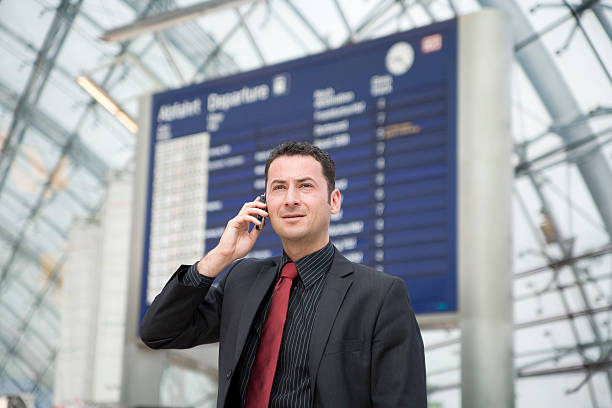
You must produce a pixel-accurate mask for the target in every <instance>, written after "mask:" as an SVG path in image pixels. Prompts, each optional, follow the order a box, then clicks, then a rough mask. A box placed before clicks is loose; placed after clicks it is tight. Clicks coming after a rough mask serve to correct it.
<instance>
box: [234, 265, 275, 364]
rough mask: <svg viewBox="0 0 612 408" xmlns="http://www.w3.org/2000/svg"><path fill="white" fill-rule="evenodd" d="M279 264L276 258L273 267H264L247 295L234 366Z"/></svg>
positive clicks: (237, 335)
mask: <svg viewBox="0 0 612 408" xmlns="http://www.w3.org/2000/svg"><path fill="white" fill-rule="evenodd" d="M278 262H279V261H278V259H276V258H274V259H273V263H272V265H265V266H263V267H262V268H261V270H260V271H259V273H258V274H257V277H256V278H255V282H253V285H252V286H251V288H250V289H249V292H248V293H247V294H246V295H245V299H244V304H243V305H242V312H241V313H240V323H239V324H238V328H237V330H236V350H235V358H234V364H236V363H237V362H238V360H239V359H240V355H241V354H242V349H243V348H244V342H245V341H246V338H247V335H248V334H249V330H250V328H251V325H252V324H253V319H254V318H255V313H257V310H258V309H259V305H260V304H261V301H262V299H263V297H264V295H265V294H266V292H267V291H268V289H270V285H272V282H274V280H275V278H276V272H277V264H278Z"/></svg>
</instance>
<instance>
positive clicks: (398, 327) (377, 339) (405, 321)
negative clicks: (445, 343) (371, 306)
mask: <svg viewBox="0 0 612 408" xmlns="http://www.w3.org/2000/svg"><path fill="white" fill-rule="evenodd" d="M371 367H372V376H371V383H372V384H371V387H372V389H371V395H372V405H373V406H374V407H415V408H426V407H427V390H426V382H425V355H424V350H423V340H422V338H421V332H420V330H419V326H418V323H417V321H416V318H415V315H414V311H413V310H412V306H411V305H410V300H409V297H408V289H407V288H406V284H405V283H404V282H403V281H402V280H400V279H394V280H393V283H392V284H391V287H390V288H389V290H388V292H387V294H386V296H385V298H384V300H383V303H382V306H381V308H380V312H379V315H378V318H377V320H376V325H375V329H374V337H373V340H372V366H371Z"/></svg>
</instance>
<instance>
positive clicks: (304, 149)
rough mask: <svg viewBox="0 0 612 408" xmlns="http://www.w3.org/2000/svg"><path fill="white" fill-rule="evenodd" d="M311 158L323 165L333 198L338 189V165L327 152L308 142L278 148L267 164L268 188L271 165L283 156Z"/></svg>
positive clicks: (290, 143)
mask: <svg viewBox="0 0 612 408" xmlns="http://www.w3.org/2000/svg"><path fill="white" fill-rule="evenodd" d="M298 155H299V156H311V157H314V158H315V160H316V161H318V162H319V163H321V168H322V170H323V175H324V176H325V178H326V179H327V192H328V194H329V195H330V196H331V193H332V191H334V189H335V188H336V165H335V164H334V161H333V160H332V159H331V157H329V154H327V152H325V151H323V150H321V149H320V148H318V147H317V146H315V145H312V144H310V143H308V142H295V141H291V142H285V143H283V144H280V145H278V146H276V147H275V148H274V149H273V150H272V151H271V152H270V156H269V157H268V161H267V162H266V173H265V174H266V186H267V185H268V169H269V168H270V164H272V162H273V161H274V160H276V159H277V158H279V157H281V156H298Z"/></svg>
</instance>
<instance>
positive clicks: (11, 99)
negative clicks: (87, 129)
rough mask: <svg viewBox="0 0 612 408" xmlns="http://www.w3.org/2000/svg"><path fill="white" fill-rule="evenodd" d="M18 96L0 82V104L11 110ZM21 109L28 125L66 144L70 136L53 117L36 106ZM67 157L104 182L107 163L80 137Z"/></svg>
mask: <svg viewBox="0 0 612 408" xmlns="http://www.w3.org/2000/svg"><path fill="white" fill-rule="evenodd" d="M18 98H19V97H18V95H17V93H16V92H14V91H13V90H11V89H10V88H9V87H8V86H7V85H5V84H4V83H2V82H0V105H2V106H5V107H6V108H7V109H10V110H13V109H15V108H16V106H17V103H18ZM22 109H23V110H22V119H23V120H24V121H26V122H28V123H29V124H30V126H32V127H33V128H35V129H36V130H37V131H39V132H40V133H41V134H43V135H45V136H47V137H48V138H49V140H50V141H51V142H53V143H54V144H55V145H57V146H63V145H64V144H66V141H67V140H68V138H69V137H70V132H68V130H66V129H64V128H63V127H62V125H60V124H59V123H57V122H56V121H55V119H53V118H52V117H51V116H49V115H48V114H46V113H45V112H44V111H42V110H41V109H39V108H38V107H36V106H31V105H27V104H26V105H24V106H23V108H22ZM68 157H69V158H70V160H71V161H72V162H73V163H74V164H75V165H77V166H81V167H83V168H84V169H85V170H87V171H88V172H89V173H91V175H92V176H94V177H95V178H96V179H97V180H98V181H99V182H100V183H104V179H105V177H106V173H107V171H108V168H109V167H108V164H106V162H105V161H104V160H102V159H101V158H100V156H98V155H97V154H96V153H94V152H92V151H91V150H90V149H89V147H87V146H85V145H84V144H83V142H81V138H80V137H78V138H77V140H75V142H74V143H73V147H72V149H71V150H70V152H69V155H68Z"/></svg>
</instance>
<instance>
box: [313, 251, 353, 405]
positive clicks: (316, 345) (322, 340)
mask: <svg viewBox="0 0 612 408" xmlns="http://www.w3.org/2000/svg"><path fill="white" fill-rule="evenodd" d="M352 273H353V266H352V265H351V263H350V262H349V260H348V259H346V258H345V257H344V256H342V254H340V252H339V251H338V250H337V249H336V255H335V256H334V261H333V263H332V265H331V268H330V270H329V272H328V274H327V277H326V282H325V286H324V287H323V292H322V293H321V298H320V299H319V304H318V305H317V311H316V313H315V318H314V324H313V327H312V333H311V334H310V346H309V349H308V351H309V353H308V370H309V372H310V391H311V393H312V395H313V396H314V391H315V384H316V381H317V373H318V371H319V365H320V363H321V358H322V357H323V351H324V350H325V346H326V345H327V340H328V338H329V333H330V332H331V329H332V327H333V325H334V321H335V320H336V315H337V314H338V311H339V310H340V306H341V305H342V301H343V300H344V297H345V296H346V293H347V291H348V289H349V288H350V286H351V284H352V283H353V280H352V279H351V278H350V276H349V275H350V274H352Z"/></svg>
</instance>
